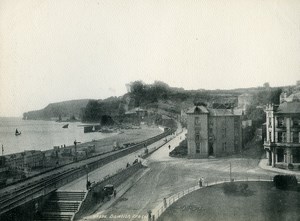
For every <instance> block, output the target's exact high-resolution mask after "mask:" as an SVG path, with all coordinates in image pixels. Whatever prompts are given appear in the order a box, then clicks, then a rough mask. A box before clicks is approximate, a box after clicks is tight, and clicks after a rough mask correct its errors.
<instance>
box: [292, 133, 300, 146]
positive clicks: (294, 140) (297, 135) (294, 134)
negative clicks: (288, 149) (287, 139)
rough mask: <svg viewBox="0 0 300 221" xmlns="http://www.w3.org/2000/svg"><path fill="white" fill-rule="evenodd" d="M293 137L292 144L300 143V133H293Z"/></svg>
mask: <svg viewBox="0 0 300 221" xmlns="http://www.w3.org/2000/svg"><path fill="white" fill-rule="evenodd" d="M291 137H292V139H293V140H292V142H293V143H299V137H300V133H298V132H292V133H291Z"/></svg>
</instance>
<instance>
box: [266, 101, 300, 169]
mask: <svg viewBox="0 0 300 221" xmlns="http://www.w3.org/2000/svg"><path fill="white" fill-rule="evenodd" d="M265 112H266V139H265V141H264V149H265V150H266V155H267V158H268V165H271V166H272V167H281V168H286V167H288V166H289V164H292V165H293V166H291V167H294V166H298V167H299V165H300V102H299V101H293V102H284V103H281V104H280V105H279V106H278V105H268V106H267V108H266V110H265Z"/></svg>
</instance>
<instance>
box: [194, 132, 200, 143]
mask: <svg viewBox="0 0 300 221" xmlns="http://www.w3.org/2000/svg"><path fill="white" fill-rule="evenodd" d="M195 140H196V142H197V141H199V140H200V132H199V131H197V132H196V133H195Z"/></svg>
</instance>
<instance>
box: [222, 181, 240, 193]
mask: <svg viewBox="0 0 300 221" xmlns="http://www.w3.org/2000/svg"><path fill="white" fill-rule="evenodd" d="M237 189H238V187H237V185H236V184H235V183H233V182H230V183H224V184H223V191H224V193H236V192H237Z"/></svg>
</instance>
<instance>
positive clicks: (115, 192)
mask: <svg viewBox="0 0 300 221" xmlns="http://www.w3.org/2000/svg"><path fill="white" fill-rule="evenodd" d="M116 196H117V191H116V190H114V198H116Z"/></svg>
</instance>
